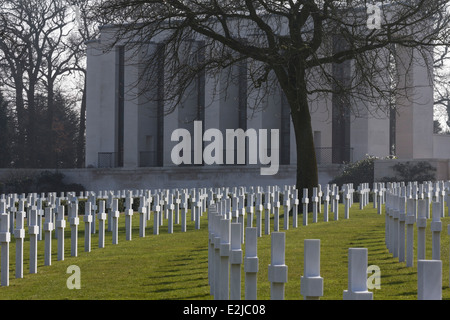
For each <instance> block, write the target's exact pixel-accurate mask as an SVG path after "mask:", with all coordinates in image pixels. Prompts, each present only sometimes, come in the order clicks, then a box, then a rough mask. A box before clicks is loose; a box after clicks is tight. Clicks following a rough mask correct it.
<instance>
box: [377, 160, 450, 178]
mask: <svg viewBox="0 0 450 320" xmlns="http://www.w3.org/2000/svg"><path fill="white" fill-rule="evenodd" d="M407 161H409V162H410V163H418V162H420V161H426V162H428V163H430V164H431V165H432V166H433V167H435V168H436V171H435V178H436V180H449V179H450V159H389V160H375V163H374V180H375V181H380V179H382V178H384V177H393V176H395V172H394V170H393V166H394V165H395V164H397V163H400V162H402V163H404V162H407Z"/></svg>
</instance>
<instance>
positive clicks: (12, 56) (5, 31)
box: [0, 0, 84, 167]
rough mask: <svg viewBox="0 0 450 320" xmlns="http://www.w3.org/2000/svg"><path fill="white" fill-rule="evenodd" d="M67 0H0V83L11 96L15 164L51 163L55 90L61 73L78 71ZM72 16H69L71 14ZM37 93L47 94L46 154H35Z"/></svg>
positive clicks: (79, 49) (77, 50)
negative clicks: (15, 132)
mask: <svg viewBox="0 0 450 320" xmlns="http://www.w3.org/2000/svg"><path fill="white" fill-rule="evenodd" d="M68 5H69V3H68V1H66V0H56V1H45V0H44V1H38V0H31V1H18V0H1V10H0V17H1V20H0V23H1V25H0V30H1V33H2V38H1V39H0V61H2V65H1V68H0V72H1V73H2V77H1V78H2V85H3V86H5V87H6V88H8V89H9V90H10V92H12V93H13V95H14V101H15V109H16V115H17V122H18V149H19V150H18V163H16V164H15V165H16V166H17V167H43V166H46V167H54V166H55V165H56V163H55V161H54V159H56V157H54V153H55V149H54V148H53V147H54V146H53V145H54V143H53V142H54V136H55V130H54V125H55V123H54V120H55V118H54V112H55V108H54V103H55V90H60V89H61V88H60V87H62V86H64V84H63V83H64V82H63V78H64V76H65V75H67V74H69V73H71V72H73V71H75V70H77V69H78V70H79V69H80V67H79V65H78V61H79V60H80V59H81V58H82V55H83V54H84V51H83V47H82V46H80V43H82V40H79V41H78V42H77V41H75V40H74V37H73V36H71V23H73V21H71V19H70V18H68V14H67V11H68ZM72 20H73V19H72ZM37 95H45V96H46V98H47V109H46V110H47V117H46V121H45V123H46V128H47V130H46V132H47V133H48V136H47V137H46V141H47V143H48V144H47V152H48V157H46V158H45V159H42V158H41V159H39V158H38V157H37V154H38V152H37V148H38V147H39V146H38V145H37V141H38V140H37V135H38V134H42V132H39V129H38V127H39V126H38V124H37V123H36V119H38V114H37V112H38V111H37V109H36V100H37V98H36V97H37Z"/></svg>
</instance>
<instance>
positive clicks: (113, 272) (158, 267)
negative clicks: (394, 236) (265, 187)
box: [0, 203, 450, 300]
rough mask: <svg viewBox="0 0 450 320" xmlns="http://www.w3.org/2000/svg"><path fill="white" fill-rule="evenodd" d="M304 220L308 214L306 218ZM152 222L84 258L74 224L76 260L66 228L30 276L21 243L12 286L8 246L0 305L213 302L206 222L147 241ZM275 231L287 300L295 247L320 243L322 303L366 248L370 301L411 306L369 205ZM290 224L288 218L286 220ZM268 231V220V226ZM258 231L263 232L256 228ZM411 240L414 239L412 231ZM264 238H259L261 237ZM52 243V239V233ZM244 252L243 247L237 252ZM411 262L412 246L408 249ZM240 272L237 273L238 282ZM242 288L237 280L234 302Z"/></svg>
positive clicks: (409, 276) (448, 293) (409, 279)
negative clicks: (74, 275) (61, 254)
mask: <svg viewBox="0 0 450 320" xmlns="http://www.w3.org/2000/svg"><path fill="white" fill-rule="evenodd" d="M310 215H311V214H310ZM447 216H448V213H446V217H445V218H443V219H442V232H441V259H442V261H443V298H444V299H449V298H450V288H449V243H450V239H449V236H448V234H447V225H448V224H449V223H450V218H448V217H447ZM152 220H153V219H151V220H150V221H148V222H149V223H148V226H147V229H146V237H144V238H140V237H139V225H138V221H139V215H138V214H137V213H136V214H134V216H133V238H132V240H131V241H126V240H125V226H124V225H125V218H124V216H123V215H121V217H120V218H119V223H120V225H119V243H118V244H117V245H113V244H112V238H111V232H107V233H106V241H105V244H106V246H105V248H102V249H100V248H98V233H96V234H94V235H92V251H91V252H84V223H83V222H82V219H81V218H80V226H79V240H78V257H71V256H70V227H69V226H67V228H66V229H65V260H64V261H57V255H56V252H57V242H56V240H53V243H52V265H51V266H44V241H43V240H42V241H39V243H38V250H39V253H38V259H39V261H38V273H37V274H29V239H28V235H27V238H26V239H25V244H24V278H22V279H15V242H14V237H13V235H11V239H12V241H11V243H10V285H9V286H8V287H1V288H0V298H1V299H14V300H16V299H27V300H29V299H31V300H33V299H56V300H65V299H69V300H76V299H83V300H84V299H88V300H110V299H115V300H121V299H124V300H128V299H138V300H139V299H148V300H159V299H163V300H169V299H176V300H182V299H194V300H196V299H201V300H207V299H212V298H213V297H212V296H211V295H210V294H209V286H208V261H207V259H208V230H207V217H206V214H204V215H203V217H202V220H201V230H194V223H193V222H191V221H190V219H189V218H188V227H187V232H185V233H182V232H181V231H180V226H179V225H176V226H175V228H174V230H175V232H174V233H173V234H168V233H167V221H164V225H163V226H161V227H160V234H159V235H157V236H155V235H153V231H152V230H153V229H152ZM322 220H323V217H322V215H319V222H318V223H312V216H310V217H309V225H308V226H303V225H301V222H302V219H301V215H300V218H299V227H298V228H295V229H294V228H292V226H291V227H290V229H289V230H283V215H281V218H280V228H281V230H280V231H283V232H286V265H287V266H288V283H287V284H286V287H285V297H286V299H288V300H297V299H303V297H302V296H301V295H300V277H301V276H302V274H303V240H304V239H320V240H321V276H322V277H323V278H324V296H323V297H322V299H323V300H326V299H330V300H341V299H342V294H343V290H346V289H347V275H348V272H347V255H348V248H351V247H362V248H367V249H368V254H369V256H368V264H369V265H377V266H378V267H379V268H380V270H381V288H380V289H373V290H372V291H373V297H374V300H408V299H409V300H411V299H412V300H414V299H417V268H416V266H414V267H406V264H405V263H400V262H398V259H396V258H393V257H392V254H390V253H389V252H388V250H387V249H386V246H385V242H384V237H385V235H384V230H385V229H384V228H385V227H384V221H385V216H384V215H378V214H377V213H376V209H373V208H372V204H371V203H370V204H369V205H368V206H367V207H366V208H365V209H364V210H359V205H358V204H356V203H355V204H354V205H353V207H352V209H351V211H350V219H347V220H346V219H344V218H343V207H342V205H341V207H340V219H339V220H338V221H333V215H332V214H330V221H329V222H323V221H322ZM290 221H291V223H292V217H291V218H290ZM271 225H272V226H273V221H272V224H271ZM429 225H430V222H428V224H427V247H426V249H427V256H426V258H427V259H431V231H430V229H429ZM263 230H264V228H263ZM414 230H415V233H416V232H417V228H416V226H414ZM263 232H264V231H263ZM53 236H54V232H53ZM243 249H244V248H243ZM414 254H415V255H416V246H415V248H414ZM258 257H259V273H258V299H261V300H264V299H270V283H269V282H268V275H267V272H268V265H269V263H270V235H264V236H263V237H261V238H258ZM70 265H77V266H78V267H79V268H80V271H81V288H80V289H72V290H70V289H68V288H67V286H66V281H67V279H68V278H69V276H70V274H68V273H66V271H67V268H68V266H70ZM243 279H244V272H243V266H242V280H243ZM243 295H244V281H242V297H243Z"/></svg>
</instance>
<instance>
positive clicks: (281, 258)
mask: <svg viewBox="0 0 450 320" xmlns="http://www.w3.org/2000/svg"><path fill="white" fill-rule="evenodd" d="M222 201H225V200H222ZM224 208H225V210H224ZM208 228H209V243H208V280H209V284H210V293H211V295H213V296H214V299H216V300H228V299H231V300H240V299H241V280H242V279H241V265H242V263H244V272H245V277H244V279H245V283H244V287H245V293H244V298H245V299H246V300H256V299H257V296H258V295H257V273H258V271H259V259H258V256H257V238H258V235H257V228H255V227H246V231H245V235H246V236H245V257H243V256H242V254H243V253H242V248H241V236H242V233H241V232H240V229H241V223H237V222H234V223H232V217H231V214H230V211H227V210H226V206H225V207H224V206H220V205H216V204H213V205H211V206H210V207H209V208H208ZM285 246H286V236H285V233H284V232H279V231H275V232H273V233H271V261H270V264H269V266H268V281H269V282H270V297H271V299H272V300H283V299H284V298H285V284H286V283H287V281H288V266H287V265H286V264H285ZM367 259H368V257H367V249H363V248H350V249H349V264H348V267H349V272H348V277H349V280H348V283H349V285H348V289H347V290H344V293H343V298H344V299H346V300H347V299H351V300H361V299H372V298H373V297H372V293H371V292H369V291H368V290H367V264H368V263H367ZM300 293H301V294H302V295H303V297H304V299H306V300H318V299H319V298H320V297H322V296H323V278H322V277H321V276H320V240H319V239H305V240H304V274H303V276H302V277H301V279H300Z"/></svg>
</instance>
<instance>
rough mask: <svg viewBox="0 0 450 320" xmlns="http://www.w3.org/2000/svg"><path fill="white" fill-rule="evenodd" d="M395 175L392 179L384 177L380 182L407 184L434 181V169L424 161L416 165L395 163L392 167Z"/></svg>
mask: <svg viewBox="0 0 450 320" xmlns="http://www.w3.org/2000/svg"><path fill="white" fill-rule="evenodd" d="M393 169H394V171H395V172H396V175H395V176H394V177H384V178H383V179H382V181H381V182H401V181H404V182H408V181H417V182H418V183H423V182H424V181H432V180H435V174H434V172H435V171H436V168H435V167H433V166H432V165H431V164H430V163H428V162H426V161H419V162H417V163H410V162H409V161H407V162H404V163H401V162H400V163H397V164H396V165H394V166H393Z"/></svg>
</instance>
